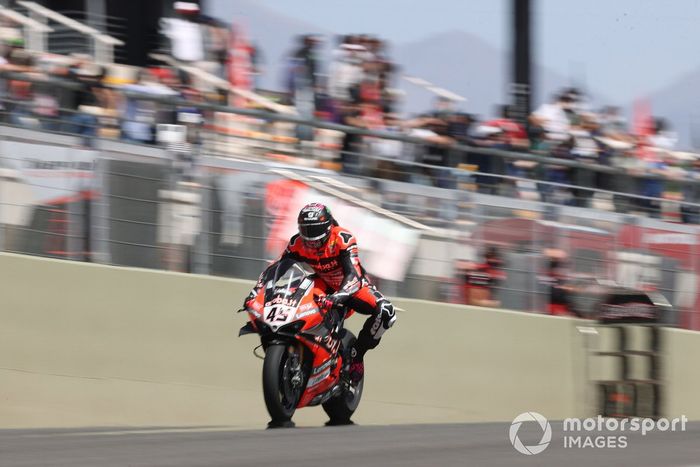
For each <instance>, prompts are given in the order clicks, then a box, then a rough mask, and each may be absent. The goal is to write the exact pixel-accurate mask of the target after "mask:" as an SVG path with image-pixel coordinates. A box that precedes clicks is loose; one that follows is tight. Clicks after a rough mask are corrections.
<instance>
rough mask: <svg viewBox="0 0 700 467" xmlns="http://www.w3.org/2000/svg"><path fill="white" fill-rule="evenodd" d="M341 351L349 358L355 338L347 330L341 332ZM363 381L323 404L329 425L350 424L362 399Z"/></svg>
mask: <svg viewBox="0 0 700 467" xmlns="http://www.w3.org/2000/svg"><path fill="white" fill-rule="evenodd" d="M342 342H343V349H344V350H345V355H346V357H348V356H349V351H348V350H349V349H351V348H352V346H353V345H354V344H355V336H354V335H353V333H352V332H350V331H348V330H347V329H344V330H343V337H342ZM364 384H365V379H364V378H362V380H361V381H360V382H359V383H358V384H357V385H356V386H355V387H353V388H352V389H346V390H344V391H343V392H342V393H340V394H339V395H337V396H336V397H333V398H331V399H329V400H327V401H326V402H324V403H323V410H324V411H325V412H326V414H327V415H328V417H329V418H330V420H329V422H328V424H329V425H348V424H352V422H351V421H350V417H352V414H354V413H355V410H357V407H358V405H360V399H362V388H363V387H364Z"/></svg>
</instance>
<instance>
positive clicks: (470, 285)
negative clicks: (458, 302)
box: [461, 246, 505, 307]
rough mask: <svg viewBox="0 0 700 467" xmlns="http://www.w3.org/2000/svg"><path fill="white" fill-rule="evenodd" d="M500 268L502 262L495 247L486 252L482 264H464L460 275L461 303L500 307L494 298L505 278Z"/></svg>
mask: <svg viewBox="0 0 700 467" xmlns="http://www.w3.org/2000/svg"><path fill="white" fill-rule="evenodd" d="M502 267H503V262H502V260H501V257H500V254H499V252H498V249H497V248H496V247H495V246H490V247H489V248H488V249H487V250H486V252H485V254H484V262H483V263H479V264H475V263H467V264H465V265H464V266H463V267H462V274H461V275H462V286H461V288H462V296H463V302H464V303H466V304H467V305H475V306H486V307H497V306H500V304H501V302H500V301H499V300H497V299H495V298H494V295H495V293H494V292H495V289H496V288H498V284H499V283H500V282H501V281H502V280H503V279H504V278H505V273H504V271H503V270H502Z"/></svg>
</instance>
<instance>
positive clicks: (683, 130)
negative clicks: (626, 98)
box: [629, 68, 700, 150]
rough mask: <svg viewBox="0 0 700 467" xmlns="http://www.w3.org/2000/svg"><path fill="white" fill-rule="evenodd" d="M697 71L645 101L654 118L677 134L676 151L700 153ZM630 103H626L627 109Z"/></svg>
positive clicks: (699, 93) (699, 91) (652, 94)
mask: <svg viewBox="0 0 700 467" xmlns="http://www.w3.org/2000/svg"><path fill="white" fill-rule="evenodd" d="M699 83H700V68H698V69H696V70H693V71H691V72H689V73H686V74H684V75H682V76H681V77H679V78H678V79H676V80H675V81H673V82H672V83H671V84H669V85H668V86H665V87H663V88H661V89H658V90H656V91H655V92H653V93H651V94H650V95H649V96H648V98H649V102H650V103H651V112H652V114H653V115H654V116H658V117H663V118H666V119H667V120H668V121H669V122H670V123H671V127H672V128H671V129H672V130H673V131H675V132H677V133H678V136H679V142H678V147H679V148H684V149H688V148H693V149H695V150H700V84H699ZM632 105H633V103H630V104H629V106H630V108H631V107H632Z"/></svg>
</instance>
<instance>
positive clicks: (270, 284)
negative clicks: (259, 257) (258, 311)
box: [265, 260, 313, 305]
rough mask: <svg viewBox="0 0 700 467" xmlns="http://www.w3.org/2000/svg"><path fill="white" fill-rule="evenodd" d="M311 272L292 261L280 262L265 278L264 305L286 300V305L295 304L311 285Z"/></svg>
mask: <svg viewBox="0 0 700 467" xmlns="http://www.w3.org/2000/svg"><path fill="white" fill-rule="evenodd" d="M311 274H312V272H311V271H309V270H308V269H307V268H306V267H305V265H303V264H302V263H298V262H296V261H293V260H283V261H280V262H279V263H278V264H277V265H276V267H275V268H273V269H272V270H271V271H269V273H268V275H267V277H266V278H265V303H270V302H273V301H278V300H279V299H281V298H284V299H286V300H285V301H286V302H287V304H288V305H292V303H291V302H297V303H298V300H299V299H300V298H301V297H302V296H303V295H304V293H305V292H306V290H307V289H308V288H309V287H310V286H311V284H313V280H311V278H310V276H311Z"/></svg>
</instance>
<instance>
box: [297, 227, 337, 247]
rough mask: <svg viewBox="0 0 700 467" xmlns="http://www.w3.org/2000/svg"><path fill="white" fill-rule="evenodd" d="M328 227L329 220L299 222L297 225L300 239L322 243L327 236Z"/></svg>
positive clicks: (310, 242) (311, 242)
mask: <svg viewBox="0 0 700 467" xmlns="http://www.w3.org/2000/svg"><path fill="white" fill-rule="evenodd" d="M330 227H331V224H330V222H314V223H309V224H301V225H299V235H301V238H302V240H304V241H305V242H307V243H309V244H316V245H317V244H319V243H320V244H323V242H324V241H325V239H326V237H328V232H329V231H330Z"/></svg>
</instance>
